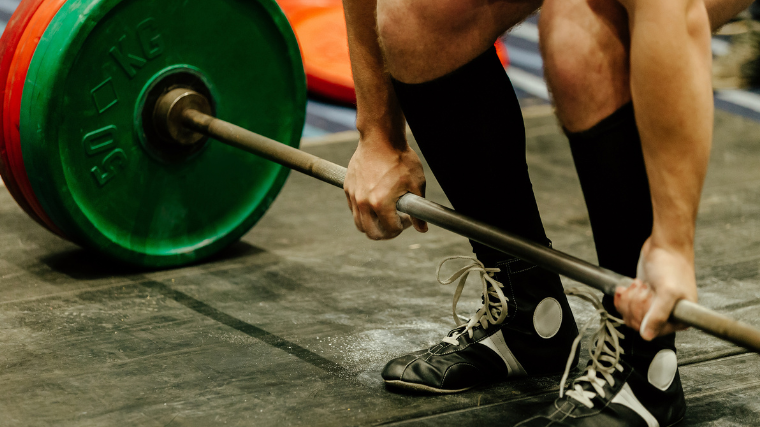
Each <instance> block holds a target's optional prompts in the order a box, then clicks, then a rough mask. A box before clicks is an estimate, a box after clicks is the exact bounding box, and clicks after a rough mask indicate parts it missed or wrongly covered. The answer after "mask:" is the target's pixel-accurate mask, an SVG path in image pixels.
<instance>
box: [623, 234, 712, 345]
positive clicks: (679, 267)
mask: <svg viewBox="0 0 760 427" xmlns="http://www.w3.org/2000/svg"><path fill="white" fill-rule="evenodd" d="M636 276H637V277H636V280H635V281H634V283H633V285H631V286H630V287H628V288H627V289H625V288H622V287H621V288H618V289H617V291H616V292H615V307H616V308H617V310H618V311H619V312H620V314H622V315H623V320H625V323H626V325H628V326H629V327H631V328H633V329H635V330H638V331H640V332H641V337H642V338H644V339H645V340H647V341H651V340H652V339H654V338H656V337H658V336H663V335H668V334H671V333H673V332H675V331H679V330H683V329H686V327H685V326H684V325H681V324H677V323H672V322H669V321H668V319H669V318H670V314H671V313H672V312H673V309H674V308H675V305H676V303H677V302H678V301H680V300H682V299H685V300H689V301H693V302H697V283H696V277H695V274H694V256H693V254H692V253H691V251H690V250H684V251H679V250H675V249H672V248H668V247H663V246H658V245H656V244H655V243H654V241H653V239H652V238H651V237H650V238H649V239H648V240H647V241H646V243H644V246H643V248H642V249H641V257H640V258H639V265H638V269H637V272H636Z"/></svg>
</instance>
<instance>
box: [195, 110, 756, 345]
mask: <svg viewBox="0 0 760 427" xmlns="http://www.w3.org/2000/svg"><path fill="white" fill-rule="evenodd" d="M182 118H183V122H184V124H185V126H187V127H189V128H191V129H193V130H195V131H196V132H200V133H202V134H204V135H207V136H210V137H212V138H214V139H217V140H219V141H221V142H224V143H225V144H228V145H231V146H233V147H237V148H240V149H242V150H245V151H248V152H251V153H254V154H257V155H259V156H261V157H263V158H265V159H268V160H271V161H273V162H275V163H279V164H281V165H283V166H285V167H288V168H290V169H294V170H297V171H299V172H301V173H304V174H306V175H309V176H312V177H314V178H317V179H319V180H321V181H324V182H326V183H328V184H332V185H334V186H336V187H339V188H343V182H344V181H345V178H346V168H344V167H342V166H339V165H336V164H335V163H332V162H329V161H327V160H324V159H321V158H319V157H317V156H314V155H312V154H309V153H306V152H303V151H301V150H298V149H296V148H293V147H290V146H288V145H285V144H281V143H279V142H277V141H275V140H273V139H269V138H267V137H265V136H262V135H259V134H256V133H253V132H251V131H248V130H246V129H243V128H241V127H239V126H235V125H233V124H231V123H227V122H225V121H223V120H219V119H217V118H215V117H212V116H209V115H207V114H204V113H201V112H199V111H196V110H192V109H188V110H185V111H184V112H183V114H182ZM396 209H398V211H399V212H404V213H407V214H409V215H411V216H413V217H415V218H418V219H421V220H424V221H427V222H429V223H431V224H435V225H437V226H439V227H441V228H444V229H446V230H449V231H452V232H454V233H456V234H459V235H462V236H464V237H467V238H469V239H472V240H475V241H477V242H480V243H482V244H484V245H487V246H490V247H492V248H494V249H497V250H500V251H503V252H506V253H508V254H510V255H513V256H516V257H518V258H521V259H523V260H525V261H528V262H531V263H534V264H536V265H540V266H541V267H543V268H546V269H547V270H551V271H553V272H555V273H558V274H561V275H563V276H566V277H569V278H571V279H573V280H576V281H578V282H580V283H584V284H586V285H589V286H591V287H594V288H596V289H598V290H600V291H602V292H603V293H605V294H606V295H610V296H612V295H614V294H615V289H616V288H617V287H618V286H623V287H627V286H628V285H630V284H631V283H632V282H633V279H631V278H630V277H626V276H623V275H620V274H618V273H615V272H613V271H610V270H607V269H605V268H602V267H599V266H597V265H594V264H591V263H588V262H586V261H583V260H581V259H578V258H575V257H573V256H570V255H568V254H566V253H564V252H560V251H558V250H556V249H552V248H549V247H546V246H542V245H539V244H537V243H534V242H531V241H529V240H527V239H524V238H522V237H519V236H515V235H512V234H510V233H507V232H505V231H504V230H501V229H498V228H496V227H492V226H490V225H487V224H485V223H482V222H480V221H477V220H474V219H472V218H469V217H467V216H465V215H462V214H460V213H457V212H456V211H454V210H452V209H449V208H446V207H444V206H441V205H439V204H437V203H434V202H431V201H430V200H427V199H425V198H422V197H419V196H417V195H414V194H411V193H408V194H405V195H404V196H403V197H401V198H400V199H399V201H398V203H397V204H396ZM671 320H673V321H676V322H680V323H682V324H685V325H688V326H693V327H695V328H697V329H701V330H703V331H705V332H707V333H708V334H710V335H713V336H715V337H718V338H721V339H724V340H726V341H730V342H732V343H734V344H737V345H740V346H742V347H745V348H748V349H751V350H753V351H756V352H760V330H758V329H756V328H754V327H752V326H750V325H748V324H746V323H744V322H740V321H737V320H733V319H731V318H729V317H727V316H724V315H722V314H720V313H718V312H716V311H713V310H710V309H708V308H705V307H702V306H701V305H699V304H695V303H693V302H691V301H686V300H681V301H679V302H678V303H677V304H676V306H675V309H674V310H673V313H672V314H671Z"/></svg>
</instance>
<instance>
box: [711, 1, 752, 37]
mask: <svg viewBox="0 0 760 427" xmlns="http://www.w3.org/2000/svg"><path fill="white" fill-rule="evenodd" d="M753 1H754V0H705V7H706V8H707V14H708V15H709V17H710V28H711V30H712V31H716V30H717V29H718V28H720V27H722V26H723V25H725V24H726V23H727V22H728V21H730V20H731V18H733V17H734V16H736V15H738V14H739V12H741V11H742V10H744V9H746V8H748V7H749V5H750V4H752V2H753Z"/></svg>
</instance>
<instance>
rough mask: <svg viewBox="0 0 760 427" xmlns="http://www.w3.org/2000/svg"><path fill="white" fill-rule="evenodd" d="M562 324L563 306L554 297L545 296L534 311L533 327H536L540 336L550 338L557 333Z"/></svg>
mask: <svg viewBox="0 0 760 427" xmlns="http://www.w3.org/2000/svg"><path fill="white" fill-rule="evenodd" d="M560 326H562V306H560V305H559V301H557V300H556V299H554V298H544V300H543V301H541V302H540V303H538V306H537V307H536V311H534V312H533V327H534V328H536V332H537V333H538V336H540V337H541V338H546V339H549V338H551V337H553V336H555V335H557V332H559V327H560Z"/></svg>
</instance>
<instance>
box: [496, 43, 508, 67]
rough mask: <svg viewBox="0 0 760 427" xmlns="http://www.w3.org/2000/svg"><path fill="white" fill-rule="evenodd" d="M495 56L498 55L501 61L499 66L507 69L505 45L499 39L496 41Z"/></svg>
mask: <svg viewBox="0 0 760 427" xmlns="http://www.w3.org/2000/svg"><path fill="white" fill-rule="evenodd" d="M494 46H496V54H497V55H499V60H500V61H501V65H503V66H504V68H507V67H509V54H508V53H507V45H506V44H504V42H503V41H501V39H499V40H496V44H494Z"/></svg>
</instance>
